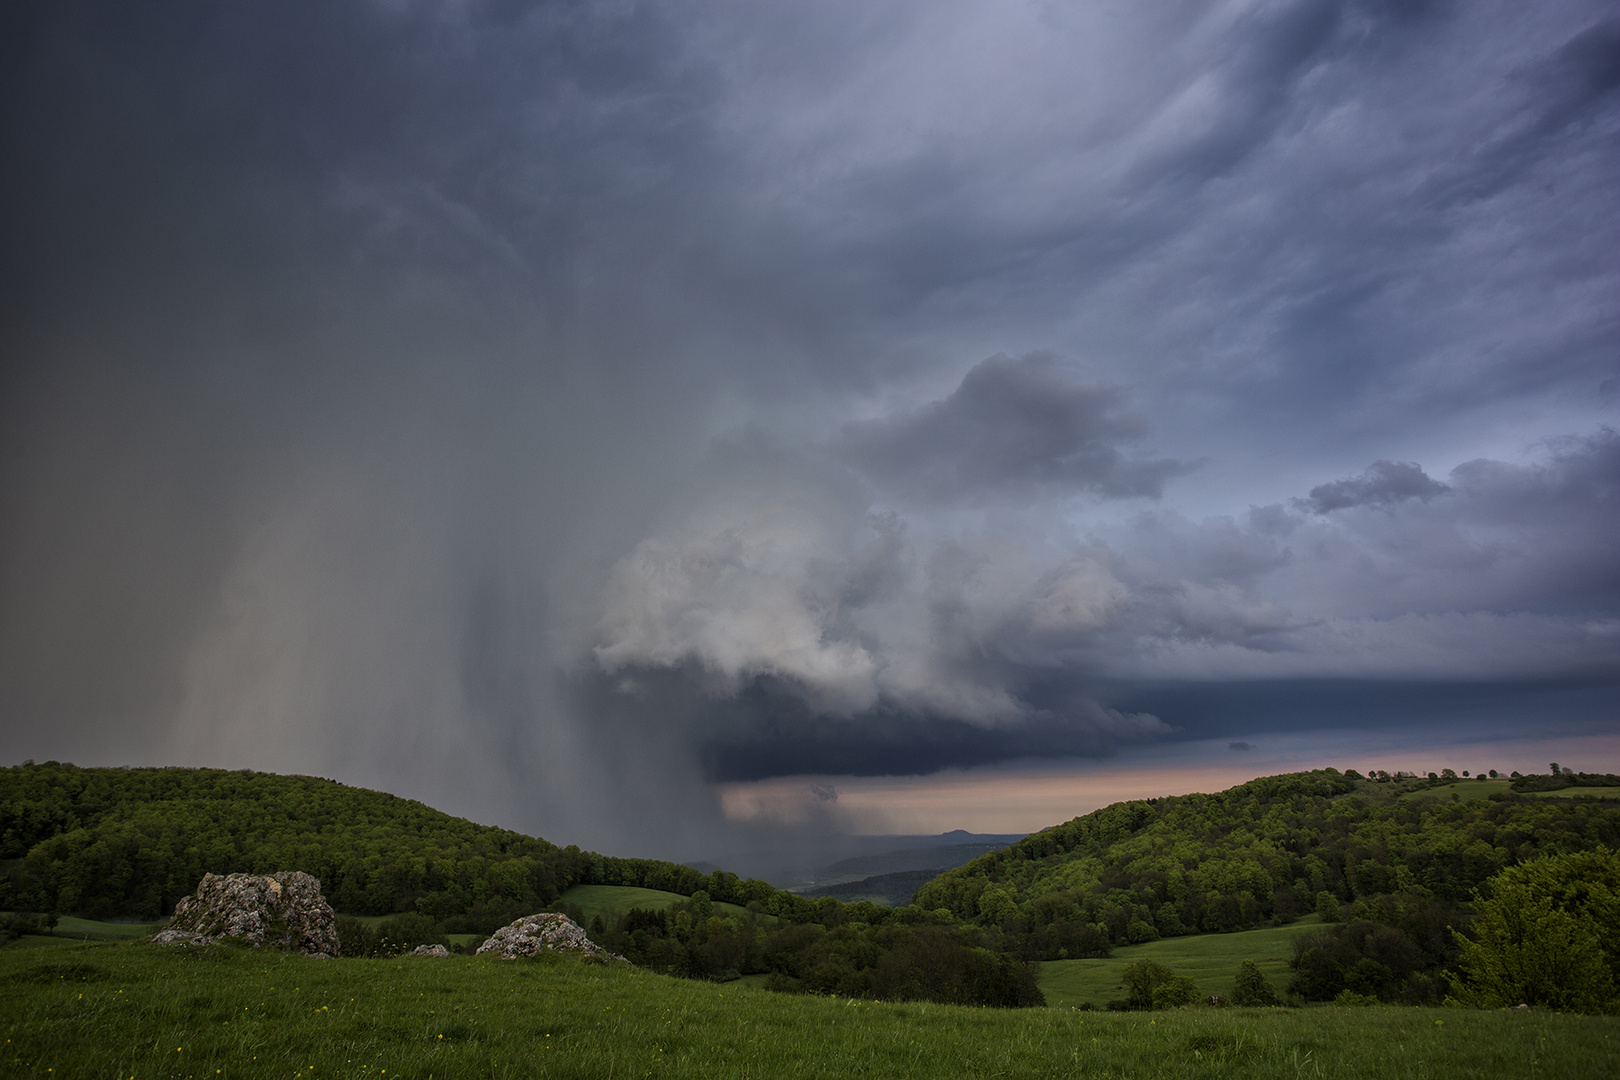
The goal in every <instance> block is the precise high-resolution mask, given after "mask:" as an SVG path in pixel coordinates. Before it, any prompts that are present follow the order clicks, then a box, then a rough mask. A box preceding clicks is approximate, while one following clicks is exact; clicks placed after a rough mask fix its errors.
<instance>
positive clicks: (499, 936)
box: [478, 911, 629, 964]
mask: <svg viewBox="0 0 1620 1080" xmlns="http://www.w3.org/2000/svg"><path fill="white" fill-rule="evenodd" d="M548 951H549V952H563V953H574V954H575V955H577V956H583V957H585V958H587V959H590V960H594V961H596V962H597V963H607V962H609V961H613V960H617V961H620V962H622V963H626V964H628V963H629V961H628V960H625V958H624V957H622V956H619V955H618V954H617V953H610V952H608V951H607V950H606V949H604V948H602V947H601V946H600V945H598V944H596V942H594V941H592V940H591V939H590V938H588V937H586V936H585V931H584V930H583V929H581V928H580V925H579V924H578V923H576V922H575V921H574V920H573V919H570V918H569V917H568V916H566V915H559V914H557V913H556V912H551V911H548V912H543V913H541V914H539V915H526V916H524V917H523V918H521V919H519V920H518V921H517V922H514V923H510V924H508V925H506V926H503V927H501V928H500V929H499V930H497V931H495V935H494V936H493V937H491V938H490V939H489V940H487V941H485V942H484V943H483V944H482V945H480V946H478V954H480V955H481V954H483V953H494V954H495V955H496V956H498V957H500V958H501V959H502V960H516V959H518V958H519V957H522V956H537V955H539V954H540V953H542V952H548Z"/></svg>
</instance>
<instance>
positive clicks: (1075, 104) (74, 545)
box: [0, 0, 1620, 857]
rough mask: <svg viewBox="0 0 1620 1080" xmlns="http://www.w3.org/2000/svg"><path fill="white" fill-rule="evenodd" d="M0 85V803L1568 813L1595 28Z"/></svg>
mask: <svg viewBox="0 0 1620 1080" xmlns="http://www.w3.org/2000/svg"><path fill="white" fill-rule="evenodd" d="M0 86H3V91H0V93H3V101H0V108H3V113H0V125H3V127H0V131H3V135H0V139H3V146H0V150H3V155H4V157H3V160H4V161H5V166H4V168H3V169H0V230H3V231H0V305H3V306H0V313H3V316H0V335H3V336H0V349H3V364H4V367H3V372H0V759H3V760H5V761H7V762H12V763H14V762H17V761H21V760H22V759H24V758H25V757H31V758H35V759H40V760H44V759H47V758H55V759H59V760H72V761H75V762H77V763H79V764H82V765H90V764H164V763H173V764H197V765H212V766H220V767H227V768H255V769H263V770H274V771H281V772H301V773H315V774H320V775H326V776H331V777H334V778H336V779H340V780H343V781H345V782H349V783H356V784H363V785H365V786H370V787H378V788H382V789H384V790H388V791H392V792H395V793H398V794H402V795H408V796H411V797H415V798H421V799H423V800H425V801H428V802H430V803H431V804H433V805H435V806H438V807H440V808H442V809H445V810H449V811H451V812H454V813H459V814H466V815H469V816H473V817H475V818H477V819H479V820H483V821H491V822H496V823H499V824H503V825H508V826H511V827H514V828H520V829H523V830H525V831H529V832H535V833H538V834H540V835H543V836H546V837H547V838H548V839H552V840H555V841H557V842H560V843H569V842H577V843H580V844H582V845H584V846H587V847H594V848H597V849H600V850H605V851H610V852H613V853H616V854H651V855H662V856H674V857H693V856H695V855H699V854H703V853H706V852H714V851H719V850H725V849H726V848H725V845H726V844H740V843H742V842H743V840H744V839H745V838H746V837H748V836H754V837H756V838H757V836H758V835H759V833H758V832H757V830H760V829H789V830H792V829H802V830H811V831H814V830H816V829H857V830H860V829H865V830H867V831H883V830H884V829H890V828H893V829H900V828H904V829H905V830H908V831H943V830H945V829H950V828H956V827H962V826H967V827H973V826H974V824H975V823H976V822H985V823H988V822H990V818H988V817H982V816H981V817H974V811H973V810H972V807H971V806H970V805H969V804H970V803H971V802H972V798H979V799H980V801H981V802H983V801H984V799H986V798H989V799H990V800H991V801H995V800H996V799H1000V798H1002V796H1004V795H1006V793H1008V792H1011V791H1014V790H1017V789H1018V788H1019V785H1025V788H1026V790H1034V789H1033V788H1029V787H1028V785H1029V784H1035V783H1036V780H1035V779H1033V778H1039V784H1038V785H1037V786H1039V785H1046V787H1043V788H1041V790H1043V791H1045V790H1050V791H1057V792H1058V794H1057V795H1054V796H1052V798H1051V799H1048V800H1047V801H1046V802H1043V803H1041V805H1040V806H1039V807H1036V808H1030V809H1029V810H1028V811H1027V813H1026V816H1025V817H1023V818H1019V819H1018V820H1011V819H1009V817H1008V816H1007V815H1006V814H1003V815H1001V816H1000V817H995V819H994V823H993V824H994V826H995V831H1020V830H1031V829H1036V828H1040V827H1042V826H1044V825H1047V824H1053V823H1055V822H1056V821H1059V820H1063V819H1065V818H1067V817H1069V816H1072V814H1073V813H1078V812H1081V811H1082V810H1084V809H1089V808H1091V806H1093V805H1097V804H1099V803H1100V802H1106V801H1109V800H1111V799H1112V798H1118V797H1124V796H1125V795H1127V794H1132V793H1133V791H1131V790H1128V789H1129V787H1130V785H1129V784H1122V782H1121V781H1120V779H1119V778H1120V777H1122V776H1127V775H1134V774H1132V773H1131V770H1132V769H1138V770H1148V771H1149V772H1152V775H1153V777H1154V779H1153V781H1152V784H1148V785H1147V786H1150V787H1151V786H1154V785H1157V786H1159V787H1163V788H1165V789H1166V790H1168V789H1171V788H1174V787H1175V786H1176V784H1177V782H1178V781H1176V780H1175V779H1174V778H1173V777H1174V775H1179V776H1181V777H1183V781H1182V783H1183V784H1184V787H1185V786H1189V785H1190V786H1196V785H1195V784H1193V781H1192V780H1191V779H1187V778H1193V777H1197V778H1201V779H1210V778H1211V777H1214V776H1215V774H1216V773H1220V775H1221V776H1225V775H1227V774H1228V773H1230V774H1232V775H1233V776H1235V778H1237V779H1241V778H1243V774H1244V773H1245V770H1247V775H1253V774H1255V773H1257V772H1264V771H1267V768H1268V766H1271V765H1277V764H1278V763H1282V764H1284V765H1289V764H1290V763H1291V764H1292V765H1297V766H1298V767H1304V765H1308V764H1310V765H1314V764H1335V765H1338V766H1339V767H1341V768H1349V767H1361V768H1368V767H1375V766H1376V765H1377V764H1378V763H1379V762H1381V761H1389V762H1395V763H1397V764H1398V763H1399V762H1400V761H1405V760H1408V759H1407V758H1403V757H1401V755H1402V754H1403V753H1405V754H1408V755H1409V756H1410V755H1412V754H1417V755H1418V757H1412V758H1411V760H1412V761H1413V763H1414V765H1413V767H1420V766H1421V765H1422V764H1423V763H1424V762H1429V763H1432V764H1430V765H1429V767H1436V768H1437V767H1440V766H1452V767H1457V768H1459V769H1460V768H1462V767H1484V766H1489V767H1502V768H1504V770H1505V769H1506V768H1509V767H1512V768H1531V767H1534V768H1536V769H1538V770H1544V769H1545V760H1546V754H1550V753H1552V752H1553V751H1558V752H1562V753H1564V754H1565V756H1566V757H1567V756H1568V755H1569V754H1570V753H1572V752H1573V753H1577V754H1579V755H1580V756H1579V757H1578V758H1577V759H1576V760H1573V761H1570V760H1566V761H1565V762H1564V764H1566V765H1571V766H1576V767H1589V768H1603V769H1620V554H1617V550H1620V549H1617V538H1620V434H1617V433H1616V430H1615V429H1616V427H1617V426H1620V214H1617V213H1616V207H1620V19H1617V18H1615V16H1614V11H1613V6H1612V5H1611V4H1608V3H1604V2H1600V0H1548V2H1546V3H1540V4H1535V5H1524V4H1515V3H1506V2H1496V0H1476V2H1472V3H1466V4H1465V3H1453V2H1445V0H1435V2H1424V3H1419V2H1399V3H1396V2H1389V0H1338V2H1333V0H1226V2H1210V0H1147V2H1131V3H1018V2H1006V0H1000V2H995V3H986V2H950V0H939V2H929V3H893V4H873V3H843V2H838V0H830V2H817V3H725V2H705V3H686V2H680V0H673V2H665V3H637V2H632V0H623V2H612V3H606V2H604V3H587V2H578V3H550V4H543V3H517V2H495V0H491V2H479V0H459V2H456V0H444V2H434V0H276V2H274V3H268V2H265V3H260V2H256V0H235V2H232V3H202V2H184V0H177V2H174V3H168V4H163V5H158V6H157V7H152V6H150V5H148V6H145V7H141V6H138V5H137V6H131V5H128V4H114V3H93V2H79V3H76V2H72V0H50V2H44V0H38V2H36V0H19V2H14V3H10V4H7V5H5V7H4V10H3V12H0ZM1420 751H1421V753H1420ZM1544 751H1545V752H1546V754H1544ZM1268 754H1270V755H1271V756H1269V757H1268V756H1267V755H1268ZM1425 754H1426V755H1427V757H1423V756H1422V755H1425ZM1515 754H1520V755H1521V756H1522V758H1523V760H1522V761H1521V760H1520V758H1519V757H1515V756H1514V755H1515ZM1491 755H1494V756H1491ZM1487 758H1489V760H1487ZM1420 759H1421V760H1420ZM1177 770H1181V771H1180V772H1179V773H1178V772H1177ZM1200 770H1203V771H1200ZM1211 770H1214V771H1213V772H1211ZM1221 770H1226V772H1221ZM1270 771H1281V769H1280V768H1272V769H1271V770H1270ZM1141 775H1143V776H1146V775H1148V774H1147V772H1143V773H1142V774H1141ZM1110 777H1112V778H1113V779H1112V780H1110V779H1109V778H1110ZM1166 777H1171V778H1170V779H1166ZM1211 782H1212V783H1213V780H1211ZM1144 783H1146V781H1144ZM975 784H977V785H979V787H978V790H979V792H980V795H979V796H974V797H970V796H969V795H967V794H962V793H963V792H965V791H966V790H967V788H971V787H973V786H974V785H975ZM987 785H988V786H987ZM996 785H1001V786H1000V787H997V786H996ZM1065 785H1067V786H1065ZM1217 786H1223V785H1217ZM998 791H999V792H1001V793H1002V795H995V794H994V792H998ZM840 792H843V797H842V798H840ZM953 792H956V793H957V794H956V795H953V794H952V793H953ZM986 792H991V794H990V795H985V793H986ZM1087 792H1090V794H1089V795H1088V794H1087ZM1100 793H1107V798H1103V797H1102V795H1101V794H1100ZM1143 793H1146V792H1145V789H1144V792H1143ZM1088 799H1089V800H1090V801H1089V802H1088V801H1087V800H1088ZM953 800H954V801H953ZM1054 800H1055V801H1054ZM1071 806H1072V808H1071ZM919 807H921V808H922V809H919ZM750 830H755V831H753V832H751V831H750ZM986 831H988V830H986Z"/></svg>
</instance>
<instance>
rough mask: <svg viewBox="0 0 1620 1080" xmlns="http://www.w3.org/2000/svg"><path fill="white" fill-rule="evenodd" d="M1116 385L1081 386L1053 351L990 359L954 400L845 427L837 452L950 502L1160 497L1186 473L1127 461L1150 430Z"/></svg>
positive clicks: (886, 479)
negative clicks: (1068, 495) (1128, 449)
mask: <svg viewBox="0 0 1620 1080" xmlns="http://www.w3.org/2000/svg"><path fill="white" fill-rule="evenodd" d="M1124 398H1125V395H1124V393H1123V392H1122V390H1121V389H1120V388H1119V387H1116V386H1107V385H1102V384H1092V383H1086V382H1083V381H1082V380H1081V379H1079V378H1078V377H1077V375H1076V374H1075V372H1074V371H1073V369H1072V368H1071V367H1069V366H1067V365H1065V364H1063V363H1062V362H1061V361H1060V360H1059V359H1058V358H1057V357H1055V356H1052V355H1050V354H1043V353H1032V354H1029V355H1027V356H1019V357H1011V356H993V357H991V358H990V359H988V360H984V361H981V362H980V363H978V364H975V365H974V366H973V367H972V368H971V369H970V370H969V371H968V373H967V375H966V376H964V377H963V379H962V383H961V385H960V386H958V387H957V388H956V389H955V390H954V391H952V393H951V394H950V396H949V397H947V398H945V399H944V400H942V401H935V402H930V403H929V404H927V405H924V406H922V407H921V408H918V409H915V410H911V411H909V412H906V413H903V414H901V415H898V416H891V417H885V418H883V419H881V420H866V421H859V422H855V423H851V424H847V425H845V427H844V431H843V436H842V439H841V441H840V445H838V447H837V448H836V449H837V452H839V453H840V454H841V456H843V457H844V458H846V459H847V460H849V461H850V462H851V463H853V464H854V465H855V466H856V467H857V468H858V469H859V470H860V471H861V472H862V473H863V474H864V475H866V476H868V477H870V478H871V479H873V480H874V481H875V482H876V483H877V484H878V485H879V487H880V488H882V489H884V490H886V491H891V492H893V493H894V494H895V495H896V496H897V497H899V498H901V499H913V500H923V501H950V500H957V499H973V498H975V497H982V496H985V495H989V494H1000V495H1007V494H1013V495H1016V496H1019V497H1023V498H1028V497H1029V496H1030V495H1032V494H1035V493H1037V492H1041V491H1043V490H1044V491H1048V492H1053V493H1061V492H1082V491H1090V492H1096V493H1099V494H1102V495H1107V496H1112V497H1116V498H1118V497H1126V496H1132V495H1136V496H1157V495H1159V494H1160V493H1161V491H1162V490H1163V485H1164V481H1165V480H1167V479H1169V478H1170V477H1172V476H1176V475H1178V474H1181V473H1184V472H1186V471H1187V466H1186V465H1185V464H1183V463H1181V462H1177V461H1171V460H1169V459H1163V458H1161V459H1149V460H1144V459H1140V458H1132V457H1128V456H1127V455H1126V454H1124V453H1123V452H1122V451H1121V450H1120V448H1119V444H1121V443H1129V442H1132V441H1135V440H1138V439H1140V438H1141V437H1142V436H1143V435H1145V434H1146V433H1147V424H1146V422H1145V421H1144V420H1143V418H1142V417H1141V416H1138V415H1132V414H1131V413H1129V412H1126V411H1124V404H1125V400H1124Z"/></svg>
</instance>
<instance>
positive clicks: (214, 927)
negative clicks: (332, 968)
mask: <svg viewBox="0 0 1620 1080" xmlns="http://www.w3.org/2000/svg"><path fill="white" fill-rule="evenodd" d="M226 940H231V941H240V942H242V943H243V944H245V945H251V946H253V947H254V948H255V949H261V948H268V949H282V950H285V951H287V952H296V953H303V954H304V955H305V956H320V957H333V956H337V955H338V951H339V946H338V936H337V923H336V920H335V919H334V918H333V916H332V907H331V905H330V904H328V903H327V902H326V898H325V897H324V896H322V895H321V883H320V882H319V881H317V880H315V879H314V878H312V877H310V876H309V875H308V874H306V873H304V872H303V871H301V870H281V871H278V872H276V873H274V874H270V875H267V876H259V875H256V874H223V875H221V874H205V875H203V879H202V881H201V882H200V883H199V884H198V885H197V895H195V896H188V897H185V898H184V899H182V900H181V901H180V902H179V903H178V904H176V905H175V906H174V918H172V919H170V920H169V925H168V926H167V927H166V928H165V929H164V930H162V931H161V932H160V933H158V934H157V935H156V936H155V937H153V938H152V941H153V942H154V943H156V944H159V945H181V944H184V945H211V944H215V943H218V942H221V941H226Z"/></svg>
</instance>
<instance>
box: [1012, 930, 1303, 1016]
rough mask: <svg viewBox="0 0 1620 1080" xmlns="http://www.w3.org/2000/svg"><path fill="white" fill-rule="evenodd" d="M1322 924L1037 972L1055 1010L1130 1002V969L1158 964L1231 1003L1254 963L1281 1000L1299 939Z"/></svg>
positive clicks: (1052, 964) (1127, 952)
mask: <svg viewBox="0 0 1620 1080" xmlns="http://www.w3.org/2000/svg"><path fill="white" fill-rule="evenodd" d="M1320 924H1321V920H1320V919H1319V918H1318V917H1317V916H1315V915H1307V916H1306V917H1305V918H1303V919H1301V920H1299V921H1298V922H1296V923H1292V924H1290V925H1288V926H1268V927H1265V928H1264V929H1261V930H1243V931H1240V932H1238V933H1235V934H1193V935H1190V936H1188V937H1175V938H1165V939H1163V940H1161V941H1150V942H1148V943H1146V944H1144V945H1126V946H1123V947H1121V948H1117V949H1115V950H1114V955H1113V956H1110V957H1108V958H1106V959H1099V960H1048V961H1046V962H1044V963H1042V964H1040V965H1038V967H1037V968H1036V971H1037V975H1036V981H1037V982H1039V983H1040V987H1041V993H1043V994H1045V995H1046V1003H1047V1004H1048V1005H1050V1006H1051V1007H1053V1008H1055V1009H1061V1008H1068V1007H1071V1006H1076V1005H1083V1004H1090V1005H1092V1006H1094V1007H1096V1008H1099V1009H1100V1008H1102V1006H1103V1005H1104V1004H1105V1003H1106V1002H1108V1001H1110V1000H1112V999H1114V998H1121V997H1124V996H1125V993H1124V991H1123V990H1122V989H1121V987H1120V980H1121V978H1122V977H1123V973H1124V971H1125V965H1126V964H1129V963H1132V962H1133V961H1136V960H1153V961H1156V962H1158V963H1160V964H1163V965H1164V966H1165V967H1167V968H1170V969H1172V970H1174V971H1175V972H1176V973H1177V974H1178V975H1186V976H1187V977H1188V978H1190V979H1192V981H1193V982H1195V983H1197V984H1198V989H1199V991H1200V992H1201V993H1203V994H1205V995H1209V994H1219V995H1221V996H1222V997H1230V996H1231V994H1232V982H1233V979H1234V978H1235V977H1236V976H1237V969H1238V965H1239V964H1241V963H1242V962H1243V961H1245V960H1253V961H1254V962H1255V963H1256V964H1258V965H1259V966H1260V970H1261V971H1262V972H1264V973H1265V974H1266V977H1267V978H1268V979H1270V980H1271V985H1272V988H1273V989H1274V990H1276V991H1277V993H1278V994H1279V995H1281V994H1282V992H1283V989H1284V987H1286V986H1287V985H1288V977H1289V970H1288V958H1289V957H1290V956H1292V955H1293V944H1292V943H1293V939H1294V935H1295V934H1299V933H1303V932H1304V931H1305V930H1308V929H1310V928H1311V927H1314V926H1318V925H1320Z"/></svg>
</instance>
